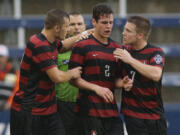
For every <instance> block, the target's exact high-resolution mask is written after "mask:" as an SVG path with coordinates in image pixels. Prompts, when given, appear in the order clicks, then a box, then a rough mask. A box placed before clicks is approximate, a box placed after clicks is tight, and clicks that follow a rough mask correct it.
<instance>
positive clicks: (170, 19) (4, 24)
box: [0, 15, 180, 29]
mask: <svg viewBox="0 0 180 135" xmlns="http://www.w3.org/2000/svg"><path fill="white" fill-rule="evenodd" d="M147 18H149V19H150V21H151V23H152V27H180V17H179V16H165V17H162V16H154V17H152V16H149V17H148V16H147ZM84 19H85V23H86V25H87V27H88V28H89V27H92V23H91V17H90V16H88V15H86V16H84ZM125 21H126V18H120V17H115V19H114V27H122V26H123V25H124V24H125ZM0 22H1V23H0V29H7V28H8V29H9V28H18V27H24V28H41V27H43V22H44V16H29V17H22V18H20V19H14V18H6V17H3V18H2V17H1V18H0Z"/></svg>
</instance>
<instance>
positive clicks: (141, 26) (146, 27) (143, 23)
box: [127, 16, 151, 40]
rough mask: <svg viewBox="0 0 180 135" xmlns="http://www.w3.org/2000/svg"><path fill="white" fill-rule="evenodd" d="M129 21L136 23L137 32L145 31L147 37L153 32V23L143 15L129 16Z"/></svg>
mask: <svg viewBox="0 0 180 135" xmlns="http://www.w3.org/2000/svg"><path fill="white" fill-rule="evenodd" d="M127 22H130V23H133V24H135V25H136V32H137V33H143V34H144V37H145V39H146V40H147V39H148V37H149V35H150V33H151V23H150V21H149V20H148V19H147V18H144V17H142V16H132V17H130V18H128V20H127Z"/></svg>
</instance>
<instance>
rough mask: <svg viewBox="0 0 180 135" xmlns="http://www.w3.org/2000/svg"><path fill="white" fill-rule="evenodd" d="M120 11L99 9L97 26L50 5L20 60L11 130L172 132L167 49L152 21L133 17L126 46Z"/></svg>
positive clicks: (118, 134) (106, 134) (114, 134)
mask: <svg viewBox="0 0 180 135" xmlns="http://www.w3.org/2000/svg"><path fill="white" fill-rule="evenodd" d="M113 21H114V15H113V11H112V9H111V8H110V7H109V6H108V5H106V4H102V3H100V4H97V5H95V6H94V7H93V13H92V24H93V29H90V30H86V31H85V29H86V26H85V23H84V19H83V16H82V15H81V14H80V13H78V12H72V13H69V14H67V13H66V12H64V11H61V10H59V9H52V10H50V11H48V13H47V15H46V18H45V22H44V28H43V29H42V31H41V32H40V33H38V34H35V35H33V36H31V37H30V38H29V41H28V43H27V45H26V48H25V52H24V56H23V58H22V62H21V66H20V79H19V90H18V91H17V92H16V94H15V96H14V99H13V102H12V107H11V118H10V131H11V135H124V128H123V122H122V120H121V117H120V114H119V110H118V107H117V103H116V100H115V95H114V90H116V89H117V90H122V101H121V108H120V112H121V113H122V114H123V116H124V121H125V126H126V129H127V133H128V135H166V134H167V131H166V130H167V126H166V119H165V116H164V107H163V101H162V96H161V87H162V84H161V81H162V76H163V68H164V63H165V56H164V52H163V50H162V49H161V48H159V47H156V46H154V45H152V44H150V43H149V42H148V37H149V35H150V32H151V24H150V21H149V20H148V19H146V18H144V17H142V16H132V17H129V18H128V19H127V21H126V23H125V26H124V29H123V32H122V36H123V44H122V45H121V44H119V43H117V42H115V41H113V40H112V39H111V38H110V35H111V32H112V29H113Z"/></svg>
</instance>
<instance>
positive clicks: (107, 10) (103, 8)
mask: <svg viewBox="0 0 180 135" xmlns="http://www.w3.org/2000/svg"><path fill="white" fill-rule="evenodd" d="M105 14H113V11H112V9H111V7H109V6H108V5H106V4H105V3H99V4H96V5H95V6H94V7H93V16H92V18H94V19H95V20H96V22H97V21H98V20H99V18H100V16H103V15H105Z"/></svg>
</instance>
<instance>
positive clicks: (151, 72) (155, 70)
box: [129, 58, 162, 81]
mask: <svg viewBox="0 0 180 135" xmlns="http://www.w3.org/2000/svg"><path fill="white" fill-rule="evenodd" d="M129 64H130V65H131V66H132V67H133V68H134V69H136V70H137V71H138V72H139V73H140V74H142V75H143V76H145V77H147V78H149V79H151V80H153V81H159V79H160V78H161V75H162V69H161V68H160V67H156V66H152V65H147V64H144V63H142V62H140V61H138V60H136V59H134V58H132V59H131V61H130V63H129Z"/></svg>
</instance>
